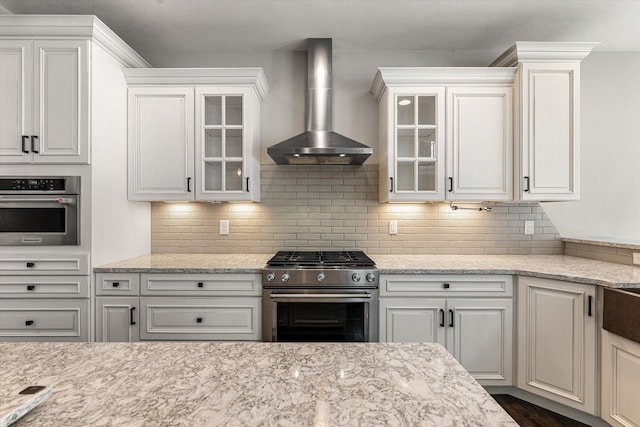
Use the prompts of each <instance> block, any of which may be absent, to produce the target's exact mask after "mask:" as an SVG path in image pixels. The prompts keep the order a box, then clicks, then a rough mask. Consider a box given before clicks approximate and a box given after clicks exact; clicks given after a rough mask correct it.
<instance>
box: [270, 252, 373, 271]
mask: <svg viewBox="0 0 640 427" xmlns="http://www.w3.org/2000/svg"><path fill="white" fill-rule="evenodd" d="M267 265H268V266H269V267H339V268H340V267H341V268H354V267H374V266H375V263H374V262H373V260H372V259H371V258H369V257H368V256H366V255H365V254H364V252H362V251H279V252H278V253H276V254H275V255H274V256H273V258H271V259H270V260H269V261H267Z"/></svg>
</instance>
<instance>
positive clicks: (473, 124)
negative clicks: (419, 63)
mask: <svg viewBox="0 0 640 427" xmlns="http://www.w3.org/2000/svg"><path fill="white" fill-rule="evenodd" d="M515 73H516V70H515V69H512V68H379V69H378V72H377V74H376V76H375V79H374V82H373V85H372V88H371V93H373V95H374V96H375V97H376V99H377V100H378V102H379V126H380V128H379V138H380V144H379V146H380V175H379V176H380V178H379V179H380V184H379V191H380V194H379V200H380V201H381V202H423V201H443V200H452V201H453V200H469V201H473V200H479V201H493V200H511V199H512V197H513V196H512V184H511V182H512V179H513V178H512V144H513V139H512V138H513V131H512V123H513V119H512V90H513V89H512V85H513V80H514V78H515Z"/></svg>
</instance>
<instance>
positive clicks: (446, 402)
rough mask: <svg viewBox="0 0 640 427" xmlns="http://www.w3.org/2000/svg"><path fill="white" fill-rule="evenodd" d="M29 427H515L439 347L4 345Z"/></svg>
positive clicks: (9, 387)
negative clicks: (39, 392)
mask: <svg viewBox="0 0 640 427" xmlns="http://www.w3.org/2000/svg"><path fill="white" fill-rule="evenodd" d="M0 366H2V369H1V370H0V384H3V387H0V400H2V398H3V397H6V395H7V393H9V392H17V391H18V390H21V389H22V388H24V387H26V386H28V385H35V384H38V385H52V386H53V388H54V389H53V393H52V395H51V396H50V397H49V399H48V400H46V401H45V402H43V403H42V404H41V405H40V406H38V407H37V408H35V409H34V410H33V411H32V412H31V413H29V414H27V415H26V416H25V417H24V418H23V419H21V420H20V421H19V422H18V423H17V424H16V427H21V426H22V427H24V426H51V425H64V426H87V425H127V426H147V425H148V426H169V425H171V426H201V425H207V426H215V425H231V426H235V425H279V426H289V425H296V426H324V425H332V426H338V425H349V426H350V425H386V426H398V425H422V426H438V427H445V426H460V425H465V426H514V427H515V426H517V424H516V423H515V422H514V421H513V420H512V419H511V418H510V417H509V415H508V414H507V413H506V412H505V411H504V410H503V409H502V408H501V407H500V406H499V405H498V404H497V403H496V402H495V401H494V400H493V399H492V398H491V397H490V396H489V394H487V392H486V391H485V390H484V389H483V388H482V387H481V386H480V385H479V384H478V383H477V382H476V381H475V380H474V379H473V378H472V377H471V375H470V374H469V373H467V372H466V371H465V370H464V369H463V368H462V366H460V364H459V363H458V362H457V361H456V360H455V359H454V358H453V356H451V355H450V354H449V353H448V352H447V351H446V350H445V349H444V348H443V347H442V346H440V345H438V344H430V343H427V344H388V343H367V344H364V343H358V344H355V343H231V342H227V343H215V342H207V343H194V342H184V343H169V342H148V343H0Z"/></svg>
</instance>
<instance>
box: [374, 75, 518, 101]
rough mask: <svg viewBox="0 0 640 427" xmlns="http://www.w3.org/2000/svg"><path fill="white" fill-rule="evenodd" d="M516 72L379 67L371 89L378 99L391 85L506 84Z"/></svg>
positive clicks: (513, 77) (512, 79) (378, 99)
mask: <svg viewBox="0 0 640 427" xmlns="http://www.w3.org/2000/svg"><path fill="white" fill-rule="evenodd" d="M516 72H517V70H516V69H515V68H510V67H491V68H490V67H381V68H378V71H377V72H376V75H375V77H374V78H373V83H372V85H371V89H370V92H371V93H372V94H373V96H374V97H375V98H376V100H377V101H380V98H381V97H382V94H383V93H384V91H385V89H386V88H388V87H394V86H396V87H399V86H425V85H429V86H433V85H504V84H507V85H509V84H512V83H513V81H514V80H515V77H516Z"/></svg>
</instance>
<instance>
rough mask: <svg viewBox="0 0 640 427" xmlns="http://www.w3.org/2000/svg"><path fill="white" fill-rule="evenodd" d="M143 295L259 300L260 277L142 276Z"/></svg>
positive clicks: (220, 275)
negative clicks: (252, 298) (256, 298)
mask: <svg viewBox="0 0 640 427" xmlns="http://www.w3.org/2000/svg"><path fill="white" fill-rule="evenodd" d="M140 280H141V285H142V289H141V292H142V295H176V294H178V295H181V296H196V295H201V296H249V295H251V296H253V295H255V296H259V295H261V294H262V282H261V277H260V275H259V274H142V275H141V278H140Z"/></svg>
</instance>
